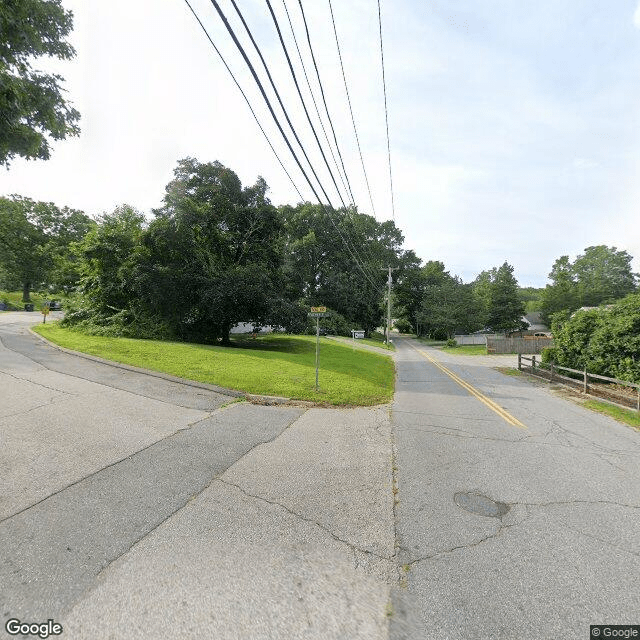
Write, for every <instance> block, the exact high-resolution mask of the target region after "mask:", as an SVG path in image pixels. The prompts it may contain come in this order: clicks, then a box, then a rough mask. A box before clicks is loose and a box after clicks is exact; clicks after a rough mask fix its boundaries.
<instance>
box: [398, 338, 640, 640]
mask: <svg viewBox="0 0 640 640" xmlns="http://www.w3.org/2000/svg"><path fill="white" fill-rule="evenodd" d="M395 343H396V347H397V349H398V351H397V367H398V381H397V392H396V396H395V402H394V404H393V424H394V434H395V446H396V466H397V478H398V485H399V492H398V499H399V502H398V504H397V506H396V512H395V513H396V518H397V522H396V531H397V544H398V545H399V548H400V552H399V564H400V565H401V566H404V568H405V569H406V570H403V573H404V574H405V578H404V580H405V583H406V588H401V589H398V590H396V591H395V599H394V612H395V613H394V616H393V617H392V619H391V638H394V639H396V638H397V639H399V638H416V639H418V638H420V639H432V638H433V639H440V638H442V639H444V638H451V639H453V638H455V639H461V638H465V639H466V638H468V639H484V638H487V639H488V638H492V639H494V638H495V639H498V638H500V639H505V640H506V639H509V640H513V639H519V640H523V639H529V638H530V639H531V640H541V639H547V638H549V639H550V638H563V639H569V638H575V639H577V640H578V639H581V640H584V639H586V638H589V625H590V624H603V623H609V624H640V585H639V583H638V576H640V434H639V433H637V432H635V431H633V430H631V429H629V428H627V427H625V426H622V425H620V424H618V423H616V422H614V421H613V420H611V419H609V418H607V417H604V416H601V415H599V414H594V413H592V412H589V411H588V410H586V409H583V408H582V407H580V406H577V405H575V404H573V403H570V402H568V401H565V400H563V399H561V398H557V397H555V396H553V395H551V394H550V393H549V392H547V391H546V390H545V389H543V388H540V387H539V386H536V385H533V384H531V383H529V382H527V381H524V380H522V379H519V378H517V377H511V376H505V375H503V374H501V373H498V372H496V371H494V370H492V369H491V368H490V367H488V366H487V364H490V363H491V362H492V361H491V360H488V359H486V358H485V359H481V360H479V361H478V360H475V359H474V358H473V357H466V358H465V357H456V356H451V355H448V354H445V353H443V352H441V351H438V350H435V349H431V348H428V347H424V346H421V345H419V344H418V343H417V342H416V341H413V340H408V339H406V340H396V341H395ZM416 347H417V349H416Z"/></svg>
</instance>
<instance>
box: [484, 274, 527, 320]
mask: <svg viewBox="0 0 640 640" xmlns="http://www.w3.org/2000/svg"><path fill="white" fill-rule="evenodd" d="M523 315H524V303H523V302H522V300H521V299H520V296H519V294H518V281H517V280H516V278H515V276H514V275H513V267H512V266H511V265H510V264H509V263H508V262H505V263H503V265H502V266H501V267H499V268H498V269H496V271H495V276H494V278H493V280H492V282H491V287H490V289H489V310H488V317H487V324H488V326H489V327H490V328H491V329H492V330H493V331H497V332H507V331H515V330H517V329H520V328H522V316H523Z"/></svg>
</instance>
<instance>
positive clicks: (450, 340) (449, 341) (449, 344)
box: [446, 338, 458, 347]
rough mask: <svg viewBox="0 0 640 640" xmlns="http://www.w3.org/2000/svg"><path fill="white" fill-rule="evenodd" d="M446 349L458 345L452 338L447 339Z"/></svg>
mask: <svg viewBox="0 0 640 640" xmlns="http://www.w3.org/2000/svg"><path fill="white" fill-rule="evenodd" d="M446 346H447V347H457V346H458V343H457V342H456V341H455V340H454V339H453V338H448V339H447V342H446Z"/></svg>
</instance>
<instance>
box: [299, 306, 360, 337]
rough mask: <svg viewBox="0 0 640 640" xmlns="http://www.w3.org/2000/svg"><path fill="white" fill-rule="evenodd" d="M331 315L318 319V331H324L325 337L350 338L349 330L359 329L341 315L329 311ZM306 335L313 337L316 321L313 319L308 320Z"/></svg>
mask: <svg viewBox="0 0 640 640" xmlns="http://www.w3.org/2000/svg"><path fill="white" fill-rule="evenodd" d="M330 312H331V315H330V316H328V317H327V318H320V331H323V330H324V333H325V335H330V336H347V337H349V338H350V337H351V329H360V328H361V327H356V326H355V325H354V324H353V323H352V322H349V321H348V320H347V319H346V318H345V317H344V316H343V315H341V314H339V313H336V312H335V311H330ZM306 333H307V335H315V333H316V321H315V319H314V318H309V319H308V322H307V330H306Z"/></svg>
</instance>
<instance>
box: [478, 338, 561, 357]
mask: <svg viewBox="0 0 640 640" xmlns="http://www.w3.org/2000/svg"><path fill="white" fill-rule="evenodd" d="M552 346H553V338H543V337H537V336H528V337H526V338H487V353H528V354H531V353H542V350H543V349H544V348H545V347H552Z"/></svg>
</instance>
